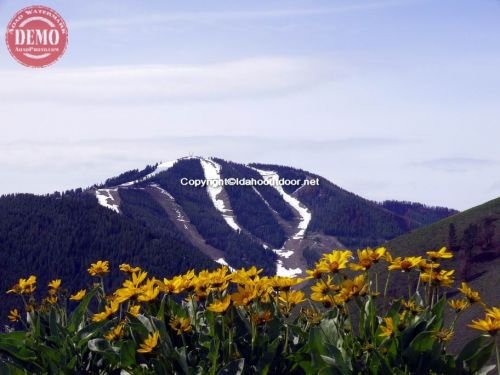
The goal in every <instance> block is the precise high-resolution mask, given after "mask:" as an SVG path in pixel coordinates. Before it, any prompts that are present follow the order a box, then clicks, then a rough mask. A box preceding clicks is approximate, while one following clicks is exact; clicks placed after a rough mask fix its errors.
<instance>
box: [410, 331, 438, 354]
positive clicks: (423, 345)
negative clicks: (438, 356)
mask: <svg viewBox="0 0 500 375" xmlns="http://www.w3.org/2000/svg"><path fill="white" fill-rule="evenodd" d="M434 342H435V337H434V333H433V332H431V331H424V332H420V333H419V334H418V335H417V336H415V338H414V339H413V340H412V341H411V343H410V348H411V349H412V350H413V351H415V352H417V353H418V352H427V351H430V350H431V349H432V346H433V345H434Z"/></svg>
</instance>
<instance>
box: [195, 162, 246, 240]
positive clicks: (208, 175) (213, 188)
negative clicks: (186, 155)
mask: <svg viewBox="0 0 500 375" xmlns="http://www.w3.org/2000/svg"><path fill="white" fill-rule="evenodd" d="M200 163H201V166H202V168H203V173H204V174H205V179H206V180H207V181H219V180H220V179H221V177H220V170H221V166H220V165H219V164H217V163H216V162H214V161H213V160H209V159H203V158H200ZM222 189H223V187H222V184H215V183H207V192H208V195H209V196H210V199H211V200H212V202H213V204H214V206H215V208H216V209H217V211H219V212H220V213H221V214H222V217H223V218H224V220H225V221H226V223H227V224H228V225H229V226H230V227H231V228H232V229H234V230H235V231H241V228H240V226H239V225H238V224H237V223H236V220H235V217H234V215H233V214H232V211H231V210H230V209H228V208H227V207H226V204H225V203H224V201H223V200H222V199H220V198H219V194H220V193H221V192H222Z"/></svg>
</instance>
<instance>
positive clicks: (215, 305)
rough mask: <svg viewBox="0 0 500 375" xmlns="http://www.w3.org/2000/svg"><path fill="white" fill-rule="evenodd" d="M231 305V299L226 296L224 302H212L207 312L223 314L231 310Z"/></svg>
mask: <svg viewBox="0 0 500 375" xmlns="http://www.w3.org/2000/svg"><path fill="white" fill-rule="evenodd" d="M230 304H231V297H230V296H226V297H224V299H222V300H215V301H214V302H212V303H211V304H210V305H208V307H207V310H209V311H213V312H216V313H223V312H225V311H226V310H227V309H228V308H229V305H230Z"/></svg>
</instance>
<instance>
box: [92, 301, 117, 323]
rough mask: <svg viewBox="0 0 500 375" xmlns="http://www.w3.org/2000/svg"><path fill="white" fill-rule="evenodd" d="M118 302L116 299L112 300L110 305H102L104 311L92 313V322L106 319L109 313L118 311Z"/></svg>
mask: <svg viewBox="0 0 500 375" xmlns="http://www.w3.org/2000/svg"><path fill="white" fill-rule="evenodd" d="M119 307H120V304H119V303H118V302H116V301H112V302H111V304H110V305H108V306H105V307H104V311H103V312H100V313H97V314H94V315H92V321H93V322H100V321H103V320H105V319H108V318H109V317H110V316H111V315H113V314H114V313H115V312H117V311H118V308H119Z"/></svg>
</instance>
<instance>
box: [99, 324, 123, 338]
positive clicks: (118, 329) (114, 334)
mask: <svg viewBox="0 0 500 375" xmlns="http://www.w3.org/2000/svg"><path fill="white" fill-rule="evenodd" d="M124 327H125V322H120V323H119V324H117V325H116V326H115V327H114V328H113V329H111V331H109V332H108V333H107V334H105V335H104V338H105V339H106V340H108V341H113V340H118V339H119V338H120V337H122V336H123V331H124Z"/></svg>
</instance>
